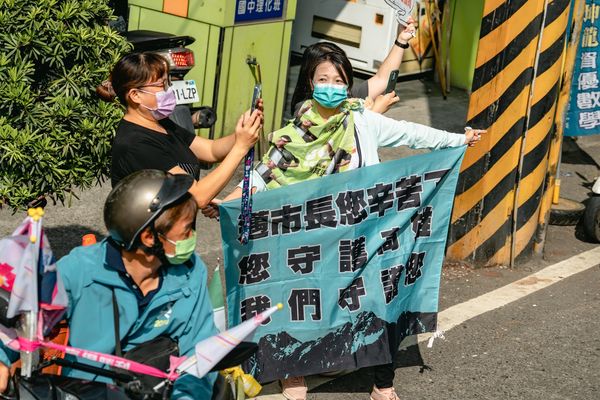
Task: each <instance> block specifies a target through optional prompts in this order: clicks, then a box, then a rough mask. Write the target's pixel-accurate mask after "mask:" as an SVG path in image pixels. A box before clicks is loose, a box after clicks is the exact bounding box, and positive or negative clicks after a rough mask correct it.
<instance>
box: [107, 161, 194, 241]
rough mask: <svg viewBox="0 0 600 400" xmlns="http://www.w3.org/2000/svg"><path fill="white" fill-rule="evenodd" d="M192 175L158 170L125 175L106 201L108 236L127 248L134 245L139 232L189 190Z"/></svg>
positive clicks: (192, 180)
mask: <svg viewBox="0 0 600 400" xmlns="http://www.w3.org/2000/svg"><path fill="white" fill-rule="evenodd" d="M193 183H194V178H192V177H191V176H190V175H186V174H181V175H179V174H178V175H173V174H171V173H168V172H164V171H159V170H155V169H146V170H141V171H137V172H134V173H133V174H131V175H129V176H127V177H125V178H123V179H122V180H121V181H120V182H119V183H118V184H117V185H116V186H115V187H114V188H113V190H112V191H111V192H110V193H109V195H108V197H107V198H106V203H104V224H105V225H106V229H107V230H108V234H109V236H110V237H111V238H112V239H113V240H114V241H115V242H116V243H117V244H118V245H119V246H121V247H123V248H124V249H126V250H132V249H133V248H135V244H136V240H137V238H138V236H139V235H140V233H141V232H142V231H143V230H144V229H145V228H146V227H148V226H149V225H150V224H151V223H152V222H153V221H154V220H156V218H158V216H159V215H160V214H161V213H162V212H163V211H164V210H165V209H167V208H169V206H170V205H172V204H173V203H176V202H177V201H178V200H179V199H181V198H182V197H183V196H185V194H186V193H187V192H188V190H189V188H190V187H191V186H192V184H193Z"/></svg>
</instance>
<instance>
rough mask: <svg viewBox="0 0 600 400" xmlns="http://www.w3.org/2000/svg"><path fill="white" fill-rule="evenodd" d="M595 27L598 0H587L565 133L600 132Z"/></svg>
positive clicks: (598, 21) (598, 18)
mask: <svg viewBox="0 0 600 400" xmlns="http://www.w3.org/2000/svg"><path fill="white" fill-rule="evenodd" d="M599 27H600V0H587V1H586V4H585V12H584V16H583V24H582V27H581V39H580V41H579V49H578V51H577V57H576V60H575V68H574V70H573V81H572V82H571V99H570V102H569V111H568V113H567V118H566V123H565V136H581V135H593V134H599V133H600V86H599V84H600V82H599V81H598V71H597V68H596V66H597V65H598V53H599V52H600V42H599V38H598V28H599Z"/></svg>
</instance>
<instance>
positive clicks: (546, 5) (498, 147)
mask: <svg viewBox="0 0 600 400" xmlns="http://www.w3.org/2000/svg"><path fill="white" fill-rule="evenodd" d="M575 1H578V0H575ZM570 3H571V1H570V0H512V1H511V0H505V1H503V0H487V1H486V2H485V6H484V12H483V19H482V24H481V33H480V39H479V49H478V53H477V60H476V68H475V74H474V78H473V87H472V94H471V99H470V103H469V112H468V117H467V120H468V125H470V126H473V127H476V128H487V129H488V134H487V135H485V137H484V138H483V139H482V142H481V145H478V146H475V147H473V148H470V149H469V150H468V151H467V154H466V156H465V160H464V162H463V165H462V170H461V176H460V180H459V184H458V188H457V195H456V198H455V204H454V211H453V216H452V225H451V228H450V235H449V242H448V245H449V246H448V257H449V258H451V259H459V260H468V261H471V262H474V263H477V264H487V265H493V264H511V265H512V264H513V262H514V261H516V262H518V261H519V259H520V258H522V257H527V256H528V255H531V254H532V252H533V248H534V244H535V242H536V240H537V241H539V239H538V236H539V235H536V232H537V231H538V227H539V224H540V205H541V203H542V197H543V195H544V192H545V191H546V190H548V188H549V187H550V185H549V179H550V173H549V165H550V164H553V163H554V164H555V160H550V159H549V156H548V155H549V148H550V144H551V141H552V140H553V135H555V123H554V122H555V115H556V103H557V98H558V93H559V82H560V77H561V71H562V69H563V60H564V54H565V37H566V29H567V25H568V22H569V7H570ZM555 157H557V155H555Z"/></svg>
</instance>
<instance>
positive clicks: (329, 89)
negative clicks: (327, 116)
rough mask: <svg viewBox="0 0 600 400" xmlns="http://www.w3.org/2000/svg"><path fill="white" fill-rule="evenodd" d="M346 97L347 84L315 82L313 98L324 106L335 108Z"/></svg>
mask: <svg viewBox="0 0 600 400" xmlns="http://www.w3.org/2000/svg"><path fill="white" fill-rule="evenodd" d="M347 98H348V86H346V85H331V84H329V83H315V88H314V89H313V99H315V100H316V101H317V102H318V103H319V104H320V105H322V106H323V107H325V108H336V107H337V106H339V105H340V104H342V102H343V101H344V100H346V99H347Z"/></svg>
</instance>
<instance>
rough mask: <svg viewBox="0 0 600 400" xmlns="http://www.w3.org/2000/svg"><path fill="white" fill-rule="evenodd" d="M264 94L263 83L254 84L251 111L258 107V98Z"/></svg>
mask: <svg viewBox="0 0 600 400" xmlns="http://www.w3.org/2000/svg"><path fill="white" fill-rule="evenodd" d="M261 96H262V85H261V84H260V83H257V84H256V85H254V90H253V91H252V104H251V105H250V113H252V112H254V110H256V108H257V107H258V100H259V99H260V98H261Z"/></svg>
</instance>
